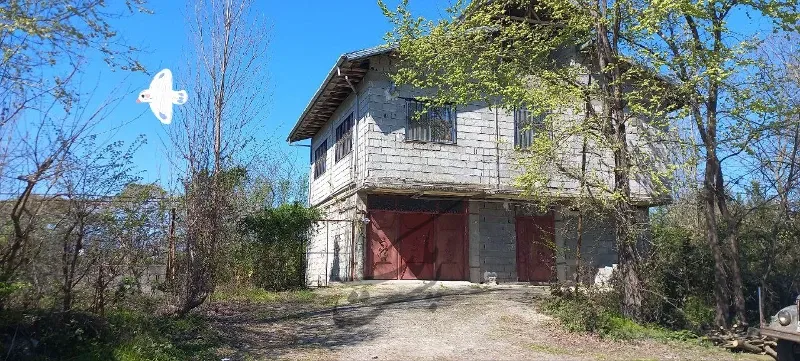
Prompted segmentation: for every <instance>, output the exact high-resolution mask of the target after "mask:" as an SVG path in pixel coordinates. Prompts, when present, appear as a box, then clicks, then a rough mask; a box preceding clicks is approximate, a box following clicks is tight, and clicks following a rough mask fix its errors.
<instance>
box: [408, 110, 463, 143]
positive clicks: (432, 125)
mask: <svg viewBox="0 0 800 361" xmlns="http://www.w3.org/2000/svg"><path fill="white" fill-rule="evenodd" d="M406 120H407V122H406V140H407V141H419V142H434V143H446V144H455V143H456V110H455V107H453V106H450V105H447V106H442V107H435V106H426V105H425V103H422V102H420V101H416V100H407V101H406Z"/></svg>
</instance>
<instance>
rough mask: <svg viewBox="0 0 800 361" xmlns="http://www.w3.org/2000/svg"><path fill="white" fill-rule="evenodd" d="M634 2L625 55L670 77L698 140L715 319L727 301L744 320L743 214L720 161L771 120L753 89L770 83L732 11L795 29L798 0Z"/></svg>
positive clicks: (720, 318)
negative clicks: (760, 74)
mask: <svg viewBox="0 0 800 361" xmlns="http://www.w3.org/2000/svg"><path fill="white" fill-rule="evenodd" d="M634 5H635V6H633V7H632V8H631V9H630V10H631V12H632V13H633V14H636V16H631V17H630V20H631V23H630V30H631V31H630V34H629V35H627V36H626V38H625V43H626V44H627V46H628V47H629V48H630V49H631V51H630V55H629V56H631V57H635V58H636V59H637V60H638V61H639V62H641V63H644V64H648V66H649V67H650V68H651V69H654V70H656V71H659V72H660V73H661V74H662V75H663V76H665V77H668V78H669V79H670V80H671V82H672V83H673V85H674V88H675V90H676V91H677V94H679V95H680V97H681V98H682V100H683V103H684V106H685V108H684V112H685V113H684V114H685V115H686V116H688V118H689V119H690V121H691V122H692V124H693V126H694V127H695V129H696V130H697V134H698V135H699V137H700V144H699V147H698V150H697V152H698V155H699V157H700V158H701V159H702V167H703V177H702V184H703V185H702V202H703V203H702V204H703V209H704V218H705V232H706V237H707V244H708V247H709V249H710V251H711V255H712V256H713V258H714V265H715V266H714V269H715V271H714V290H715V292H714V298H715V304H716V311H715V313H716V314H715V322H716V323H717V324H718V325H721V326H723V325H727V324H728V319H729V311H728V310H729V305H730V304H731V301H732V303H733V314H734V315H735V318H736V320H737V321H738V322H739V323H743V324H746V323H747V319H746V315H745V311H746V305H745V297H744V290H743V281H742V274H741V264H740V261H741V255H740V241H739V226H740V225H741V222H742V220H743V218H742V215H741V214H737V213H735V212H734V209H733V207H732V206H731V202H734V201H735V200H734V197H732V195H731V193H730V187H731V186H736V180H737V179H739V177H736V176H733V177H730V174H726V170H725V167H724V164H725V163H724V162H725V161H728V162H730V163H739V162H741V158H740V157H739V156H740V155H742V154H748V152H749V148H750V147H751V145H752V144H753V143H755V142H758V141H760V139H761V137H762V135H763V134H764V132H765V131H766V130H768V129H770V128H772V127H773V126H775V125H776V123H774V122H773V121H771V120H769V119H764V118H762V117H759V116H758V114H760V113H763V112H764V111H765V106H766V105H767V104H765V103H764V102H763V100H764V99H763V98H761V97H759V96H758V95H757V91H758V90H759V89H763V87H764V86H766V87H771V86H772V85H771V84H769V83H768V82H763V81H761V80H762V79H759V78H757V77H753V74H754V73H755V72H756V71H757V70H758V69H759V68H761V67H762V66H765V65H766V64H765V62H764V61H763V59H758V58H757V57H755V56H753V54H754V50H755V49H756V48H757V46H758V44H759V43H760V42H761V39H759V38H758V37H756V36H755V35H752V36H749V37H748V36H745V37H744V39H742V38H741V37H740V35H739V33H738V31H737V30H736V29H735V27H734V25H733V24H734V23H735V22H736V20H734V16H737V15H743V14H749V13H754V14H756V16H761V17H763V18H764V19H766V20H768V21H771V22H773V23H774V24H775V26H776V27H777V28H778V29H780V28H783V29H787V30H793V31H796V30H798V29H799V28H798V25H797V24H798V20H800V15H798V3H797V2H796V1H788V2H786V1H771V0H767V1H755V2H749V1H748V2H740V1H736V0H714V1H706V2H695V1H688V0H686V1H670V2H668V3H665V2H660V1H643V2H636V3H634ZM737 39H742V40H737ZM731 180H733V182H730V183H729V181H731ZM720 229H724V232H719V230H720Z"/></svg>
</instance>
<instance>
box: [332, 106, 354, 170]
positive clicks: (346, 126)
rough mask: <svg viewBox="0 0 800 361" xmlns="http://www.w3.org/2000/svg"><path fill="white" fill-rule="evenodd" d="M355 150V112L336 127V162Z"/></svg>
mask: <svg viewBox="0 0 800 361" xmlns="http://www.w3.org/2000/svg"><path fill="white" fill-rule="evenodd" d="M352 151H353V113H350V115H348V116H347V118H345V119H344V120H343V121H342V123H341V124H339V126H338V127H336V162H337V163H338V162H339V160H341V159H342V158H344V156H346V155H348V154H350V152H352Z"/></svg>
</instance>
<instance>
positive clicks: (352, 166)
mask: <svg viewBox="0 0 800 361" xmlns="http://www.w3.org/2000/svg"><path fill="white" fill-rule="evenodd" d="M336 72H337V73H338V74H339V76H342V69H341V68H339V67H336ZM344 81H346V82H347V85H349V86H350V89H352V90H353V94H354V95H355V96H356V110H355V112H354V113H355V117H354V119H353V130H352V132H353V133H352V139H353V156H352V157H351V158H350V173H351V176H350V179H351V180H352V181H353V182H355V183H356V184H357V183H358V182H357V180H356V177H357V176H358V172H357V171H356V167H357V166H358V123H359V121H360V120H361V114H359V111H360V110H361V105H360V104H359V102H358V91H356V87H355V86H353V83H352V82H351V81H350V77H348V76H347V75H345V76H344ZM356 211H357V210H356ZM352 222H353V224H352V227H351V231H350V232H351V233H350V281H354V280H355V266H356V256H355V251H356V222H355V220H353V221H352Z"/></svg>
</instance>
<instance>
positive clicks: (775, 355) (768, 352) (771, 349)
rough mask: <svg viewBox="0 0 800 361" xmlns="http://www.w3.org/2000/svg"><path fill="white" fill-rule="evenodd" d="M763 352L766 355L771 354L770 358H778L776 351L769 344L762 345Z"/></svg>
mask: <svg viewBox="0 0 800 361" xmlns="http://www.w3.org/2000/svg"><path fill="white" fill-rule="evenodd" d="M764 352H766V353H767V355H770V356H772V358H774V359H776V360H777V359H778V353H777V352H775V349H773V348H772V347H771V346H769V345H764Z"/></svg>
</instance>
